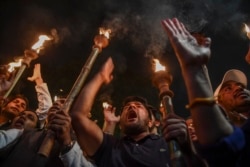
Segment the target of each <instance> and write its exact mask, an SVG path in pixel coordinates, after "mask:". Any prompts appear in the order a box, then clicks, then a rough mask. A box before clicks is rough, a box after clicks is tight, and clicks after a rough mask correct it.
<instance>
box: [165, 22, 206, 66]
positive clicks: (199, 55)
mask: <svg viewBox="0 0 250 167" xmlns="http://www.w3.org/2000/svg"><path fill="white" fill-rule="evenodd" d="M162 25H163V27H164V29H165V31H166V32H167V35H168V37H169V40H170V43H171V44H172V47H173V48H174V50H175V53H176V56H177V58H178V60H179V63H180V64H181V65H182V66H189V65H191V66H193V65H203V64H206V63H207V61H208V59H209V58H210V44H211V40H210V38H204V41H203V43H202V44H198V42H197V40H196V39H195V38H194V37H193V36H192V35H191V34H190V33H189V32H188V31H187V29H186V28H185V26H184V25H183V23H181V22H180V21H179V20H178V19H176V18H175V19H172V20H171V19H166V20H163V21H162Z"/></svg>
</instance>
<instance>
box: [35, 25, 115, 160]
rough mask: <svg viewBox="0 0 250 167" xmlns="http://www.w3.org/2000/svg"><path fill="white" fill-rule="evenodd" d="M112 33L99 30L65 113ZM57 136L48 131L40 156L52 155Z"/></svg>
mask: <svg viewBox="0 0 250 167" xmlns="http://www.w3.org/2000/svg"><path fill="white" fill-rule="evenodd" d="M110 33H111V30H110V29H104V28H100V29H99V34H98V35H96V36H95V37H94V43H95V44H94V45H93V48H92V52H91V54H90V56H89V57H88V59H87V61H86V62H85V64H84V66H83V68H82V71H81V73H80V74H79V76H78V78H77V80H76V81H75V83H74V85H73V87H72V88H71V91H70V93H69V94H68V96H67V98H66V101H65V102H64V104H63V108H62V109H63V111H64V112H67V113H68V112H69V110H70V108H71V105H72V103H73V102H74V100H75V98H76V96H77V95H78V94H79V92H80V90H81V88H82V86H83V84H84V82H85V80H86V78H87V76H88V74H89V71H90V70H91V68H92V66H93V64H94V62H95V60H96V58H97V55H98V54H99V53H101V51H102V48H105V47H107V46H108V44H109V35H110ZM54 141H55V136H54V135H53V134H52V133H50V132H49V131H48V133H47V135H46V137H45V139H44V140H43V143H42V145H41V147H40V149H39V151H38V154H41V155H43V156H45V157H48V156H49V154H50V151H51V149H52V147H53V145H54Z"/></svg>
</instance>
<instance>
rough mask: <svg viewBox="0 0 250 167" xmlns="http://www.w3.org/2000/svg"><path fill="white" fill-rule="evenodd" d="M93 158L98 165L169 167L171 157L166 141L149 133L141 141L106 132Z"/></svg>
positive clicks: (100, 166)
mask: <svg viewBox="0 0 250 167" xmlns="http://www.w3.org/2000/svg"><path fill="white" fill-rule="evenodd" d="M93 159H94V160H95V162H96V165H97V166H98V167H102V166H108V167H134V166H135V167H161V166H162V167H168V166H170V158H169V152H168V147H167V143H166V141H165V140H164V139H163V138H162V137H160V136H158V135H154V134H151V135H148V136H146V137H144V138H143V139H141V140H139V141H134V140H133V139H131V138H129V137H123V138H121V139H116V138H115V137H114V136H111V135H108V134H104V138H103V142H102V144H101V146H100V147H99V149H98V150H97V152H96V153H95V155H94V156H93Z"/></svg>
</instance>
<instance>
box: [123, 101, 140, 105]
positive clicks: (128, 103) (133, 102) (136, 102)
mask: <svg viewBox="0 0 250 167" xmlns="http://www.w3.org/2000/svg"><path fill="white" fill-rule="evenodd" d="M130 104H141V105H142V103H141V102H139V101H130V102H127V103H126V104H125V106H127V105H130Z"/></svg>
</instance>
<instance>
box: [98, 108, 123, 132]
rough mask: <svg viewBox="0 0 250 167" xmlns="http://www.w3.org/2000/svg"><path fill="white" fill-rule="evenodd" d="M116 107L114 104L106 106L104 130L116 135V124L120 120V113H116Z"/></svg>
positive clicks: (104, 110)
mask: <svg viewBox="0 0 250 167" xmlns="http://www.w3.org/2000/svg"><path fill="white" fill-rule="evenodd" d="M115 111H116V108H115V107H113V106H112V105H109V106H108V107H104V109H103V115H104V123H103V127H102V130H103V132H104V133H107V134H111V135H114V132H115V127H116V124H117V123H118V122H119V121H120V115H118V116H116V115H115Z"/></svg>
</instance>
